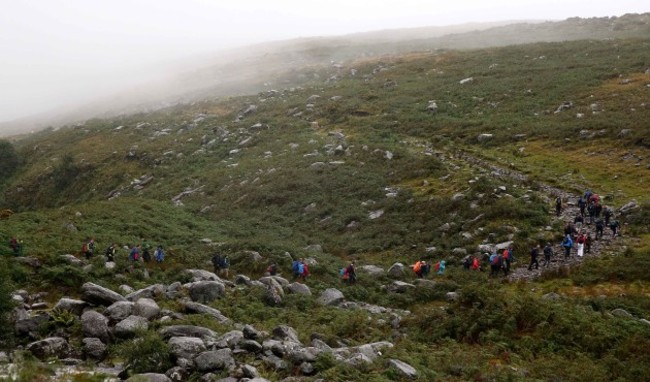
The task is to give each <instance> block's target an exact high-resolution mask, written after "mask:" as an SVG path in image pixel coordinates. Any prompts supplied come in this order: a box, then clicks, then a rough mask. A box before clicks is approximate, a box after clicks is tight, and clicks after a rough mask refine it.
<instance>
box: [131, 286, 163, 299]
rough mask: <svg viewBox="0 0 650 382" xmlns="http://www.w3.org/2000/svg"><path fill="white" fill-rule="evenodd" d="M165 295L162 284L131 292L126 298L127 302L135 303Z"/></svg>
mask: <svg viewBox="0 0 650 382" xmlns="http://www.w3.org/2000/svg"><path fill="white" fill-rule="evenodd" d="M164 293H165V286H164V285H162V284H154V285H150V286H148V287H146V288H143V289H139V290H137V291H135V292H131V293H129V294H128V295H127V296H126V299H127V300H129V301H134V302H135V301H137V300H138V299H140V298H151V299H153V298H158V297H160V296H162V295H163V294H164Z"/></svg>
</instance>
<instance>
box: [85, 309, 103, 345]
mask: <svg viewBox="0 0 650 382" xmlns="http://www.w3.org/2000/svg"><path fill="white" fill-rule="evenodd" d="M81 331H82V332H83V334H84V336H86V337H96V338H99V339H100V340H102V341H104V342H106V341H108V339H109V328H108V318H106V317H104V315H103V314H101V313H99V312H95V311H94V310H87V311H85V312H84V314H82V315H81Z"/></svg>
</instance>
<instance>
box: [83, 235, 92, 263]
mask: <svg viewBox="0 0 650 382" xmlns="http://www.w3.org/2000/svg"><path fill="white" fill-rule="evenodd" d="M81 253H82V254H83V255H85V256H86V258H87V259H90V258H91V257H93V255H94V253H95V240H94V239H90V240H89V241H88V242H85V243H83V244H82V245H81Z"/></svg>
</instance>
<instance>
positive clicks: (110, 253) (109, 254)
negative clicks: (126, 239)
mask: <svg viewBox="0 0 650 382" xmlns="http://www.w3.org/2000/svg"><path fill="white" fill-rule="evenodd" d="M116 253H117V244H115V243H113V244H111V245H109V246H108V248H106V250H105V251H104V256H106V261H107V262H114V261H115V254H116Z"/></svg>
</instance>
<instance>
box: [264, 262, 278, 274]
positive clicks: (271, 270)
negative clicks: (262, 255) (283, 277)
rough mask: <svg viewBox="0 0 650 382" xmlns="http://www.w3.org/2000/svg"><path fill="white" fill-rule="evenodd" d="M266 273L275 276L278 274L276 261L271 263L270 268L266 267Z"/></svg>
mask: <svg viewBox="0 0 650 382" xmlns="http://www.w3.org/2000/svg"><path fill="white" fill-rule="evenodd" d="M266 273H268V274H269V276H275V275H277V274H278V265H277V264H276V263H272V264H271V265H269V267H268V268H266Z"/></svg>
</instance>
